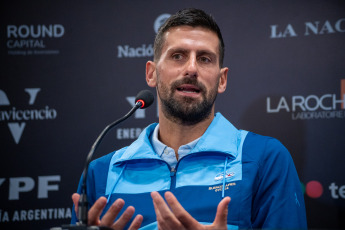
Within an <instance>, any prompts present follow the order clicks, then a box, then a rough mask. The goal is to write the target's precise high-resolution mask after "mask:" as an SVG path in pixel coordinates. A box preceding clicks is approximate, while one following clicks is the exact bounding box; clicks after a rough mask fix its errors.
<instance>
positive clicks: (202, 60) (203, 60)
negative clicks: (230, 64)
mask: <svg viewBox="0 0 345 230" xmlns="http://www.w3.org/2000/svg"><path fill="white" fill-rule="evenodd" d="M199 60H200V61H201V62H204V63H209V62H211V59H210V58H208V57H200V58H199Z"/></svg>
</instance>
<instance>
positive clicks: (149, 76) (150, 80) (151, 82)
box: [146, 61, 157, 87]
mask: <svg viewBox="0 0 345 230" xmlns="http://www.w3.org/2000/svg"><path fill="white" fill-rule="evenodd" d="M146 83H147V85H148V86H150V87H156V86H157V74H156V63H154V62H153V61H148V62H146Z"/></svg>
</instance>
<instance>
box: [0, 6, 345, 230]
mask: <svg viewBox="0 0 345 230" xmlns="http://www.w3.org/2000/svg"><path fill="white" fill-rule="evenodd" d="M0 4H1V6H0V11H1V13H0V17H1V26H0V31H1V37H0V55H1V65H0V76H1V81H0V135H1V139H0V140H1V150H0V151H1V159H2V160H0V228H1V229H5V228H6V229H15V228H16V229H19V227H25V228H26V229H48V228H49V227H52V226H59V225H61V224H63V223H68V222H69V220H70V217H71V206H72V202H71V198H70V197H71V194H72V193H73V192H74V191H75V190H76V188H77V183H78V180H79V177H80V175H81V172H82V168H83V165H84V161H85V158H86V155H87V153H88V151H89V149H90V147H91V145H92V143H93V142H94V140H95V139H96V137H97V136H98V135H99V133H100V132H101V131H102V129H103V128H104V127H105V126H106V125H107V124H109V123H111V122H112V121H114V120H116V119H118V118H119V117H120V116H122V115H124V114H125V113H127V111H128V110H129V109H130V108H131V106H132V105H133V103H134V97H135V96H136V94H137V93H138V92H139V91H140V90H142V89H148V87H147V86H146V82H145V63H146V61H147V60H149V59H152V54H153V49H152V45H153V39H154V36H155V33H156V31H157V28H158V27H159V25H161V23H162V22H163V21H164V20H165V19H166V17H168V16H169V14H172V13H174V12H176V11H177V10H178V9H181V8H186V7H199V8H201V9H205V10H207V11H208V12H210V13H211V14H212V15H213V16H214V17H215V18H216V20H217V21H218V22H219V25H220V27H221V29H222V31H223V36H224V40H225V44H226V55H225V65H226V66H228V67H229V68H230V71H229V85H228V89H227V91H226V93H224V94H222V95H219V97H218V99H217V103H216V110H217V111H220V112H221V113H222V114H223V115H225V116H226V117H227V118H229V119H230V120H231V121H232V122H233V124H234V125H235V126H237V127H238V128H241V129H246V130H250V131H254V132H256V133H259V134H263V135H269V136H273V137H276V138H278V139H279V140H280V141H281V142H282V143H283V144H284V145H286V146H287V148H288V149H289V150H290V152H291V155H292V157H293V159H294V162H295V164H296V168H297V171H298V173H299V176H300V180H301V186H302V188H303V190H304V192H305V202H306V208H307V217H308V224H309V227H310V228H345V172H344V165H345V157H344V154H345V97H344V94H345V52H344V51H345V2H344V1H335V0H334V1H326V0H325V1H318V0H316V1H300V0H298V1H273V0H272V1H186V0H184V1H174V3H171V2H161V1H128V2H126V1H114V0H112V1H80V2H78V1H72V2H71V1H48V2H47V1H1V3H0ZM150 90H152V91H153V92H154V89H150ZM157 120H158V117H157V105H156V103H155V104H154V105H153V106H152V107H150V108H148V109H147V110H141V111H138V112H136V113H135V115H134V116H133V117H131V118H130V119H129V120H128V121H126V122H125V123H123V124H122V125H120V126H118V127H117V128H115V129H113V130H112V131H111V132H110V133H109V134H108V135H107V136H106V138H105V139H104V142H103V143H102V144H101V146H100V148H99V149H98V150H97V151H96V153H95V156H94V157H95V158H96V157H100V156H102V155H104V154H106V153H109V152H111V151H112V150H114V149H117V148H121V147H123V146H125V145H128V144H129V143H131V142H132V141H133V140H134V139H135V138H136V137H137V136H138V135H139V133H140V132H141V130H142V129H143V128H144V127H145V126H147V125H148V124H150V123H152V122H156V121H157ZM230 205H231V204H230ZM230 215H231V214H230ZM287 215H288V213H287Z"/></svg>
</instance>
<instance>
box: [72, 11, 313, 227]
mask: <svg viewBox="0 0 345 230" xmlns="http://www.w3.org/2000/svg"><path fill="white" fill-rule="evenodd" d="M223 57H224V42H223V39H222V35H221V32H220V30H219V28H218V26H217V24H216V23H215V21H214V20H213V18H212V17H211V16H209V15H207V14H205V13H204V12H203V11H201V10H197V9H186V10H182V11H179V12H177V13H176V14H175V15H173V16H171V17H170V18H169V19H168V20H167V21H166V22H165V24H164V25H163V26H162V27H161V28H160V30H159V32H158V34H157V36H156V39H155V44H154V61H153V62H152V61H148V62H147V64H146V81H147V84H148V85H149V86H150V87H155V88H156V90H157V98H158V108H159V124H152V125H150V126H148V127H147V128H146V129H145V130H144V131H143V132H142V133H141V135H140V136H139V138H138V139H137V140H136V141H135V142H134V143H132V144H131V145H130V146H128V147H125V148H123V149H120V150H118V151H115V152H113V153H111V154H108V155H106V156H104V157H102V158H99V159H97V160H95V161H93V162H92V163H91V165H90V168H89V172H88V184H87V186H88V197H89V201H90V203H91V205H93V207H92V208H91V209H90V211H89V221H90V224H95V225H99V224H101V225H106V226H113V227H114V228H117V229H119V228H124V226H125V225H126V224H127V223H128V222H129V220H130V218H131V217H132V215H133V213H134V207H135V210H136V211H137V212H138V213H140V214H142V216H141V215H137V216H136V217H135V219H134V220H133V221H132V223H131V225H130V227H129V228H130V229H138V228H139V227H140V225H141V226H143V227H147V228H149V229H150V228H156V227H158V228H160V229H203V228H206V229H227V228H234V229H237V228H292V229H293V228H306V217H305V207H304V201H303V194H302V192H301V189H300V183H299V179H298V176H297V173H296V169H295V167H294V164H293V161H292V159H291V156H290V154H289V152H288V151H287V150H286V149H285V147H284V146H283V145H282V144H281V143H280V142H279V141H277V140H275V139H273V138H270V137H263V136H260V135H257V134H254V133H251V132H247V131H243V130H238V129H236V128H235V127H234V126H233V125H232V124H231V123H230V122H229V121H227V120H226V119H225V118H224V117H223V116H222V115H221V114H220V113H215V107H214V102H215V99H216V96H217V94H218V93H223V92H224V91H225V89H226V86H227V73H228V68H226V67H222V65H223ZM78 192H80V187H79V189H78ZM161 195H163V196H164V197H165V200H166V201H165V200H164V199H163V197H162V196H161ZM78 197H79V195H78V194H74V195H73V198H72V199H73V201H74V203H75V204H76V201H77V200H78ZM105 197H106V198H105ZM230 197H231V202H230ZM97 199H98V200H97ZM96 200H97V201H96ZM124 201H126V202H127V203H128V204H129V205H133V206H134V207H132V206H129V207H128V208H127V209H126V210H125V211H124V213H123V214H122V215H121V217H120V218H119V219H118V220H117V221H116V222H115V223H114V224H113V222H114V220H115V218H116V216H117V215H118V214H119V212H120V210H121V208H122V207H123V206H124ZM229 202H230V204H229ZM107 210H108V211H107ZM102 212H103V214H104V213H105V214H104V215H103V214H101V213H102ZM102 215H103V217H102V218H101V219H100V216H102ZM75 221H76V220H75V218H74V219H73V220H72V223H73V222H75ZM145 229H146V228H145Z"/></svg>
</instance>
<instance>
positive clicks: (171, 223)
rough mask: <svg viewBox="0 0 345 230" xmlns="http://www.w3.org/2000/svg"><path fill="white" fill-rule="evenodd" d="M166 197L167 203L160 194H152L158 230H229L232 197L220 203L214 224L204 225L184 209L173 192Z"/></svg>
mask: <svg viewBox="0 0 345 230" xmlns="http://www.w3.org/2000/svg"><path fill="white" fill-rule="evenodd" d="M164 196H165V200H166V201H167V203H165V201H164V199H163V198H162V197H161V195H159V193H158V192H152V193H151V197H152V199H153V206H154V208H155V212H156V217H157V224H158V229H164V230H166V229H167V230H168V229H172V230H176V229H227V217H228V205H229V203H230V197H225V198H224V199H223V200H221V201H220V202H219V204H218V207H217V213H216V218H215V219H214V221H213V224H211V225H202V224H200V223H199V222H198V221H197V220H196V219H194V218H193V217H192V216H191V215H190V214H189V213H188V212H187V211H186V210H185V209H184V208H183V207H182V205H181V204H180V203H179V202H178V200H177V199H176V197H175V196H174V195H173V194H172V193H171V192H166V193H165V194H164Z"/></svg>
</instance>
